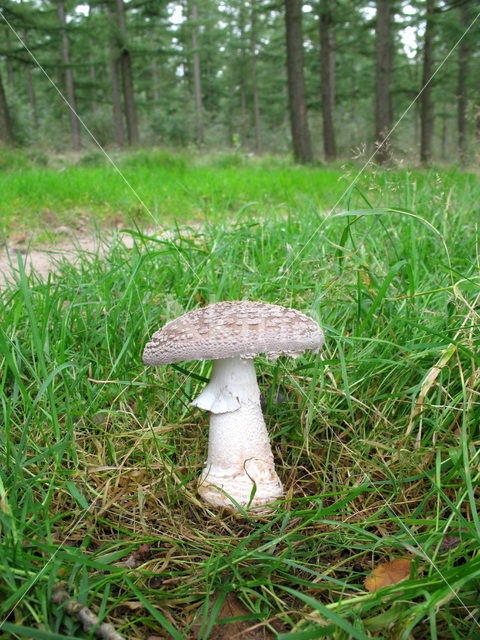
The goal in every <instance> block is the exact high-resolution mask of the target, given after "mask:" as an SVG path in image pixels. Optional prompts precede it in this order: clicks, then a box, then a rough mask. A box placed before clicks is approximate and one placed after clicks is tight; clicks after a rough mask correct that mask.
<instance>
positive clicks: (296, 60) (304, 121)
mask: <svg viewBox="0 0 480 640" xmlns="http://www.w3.org/2000/svg"><path fill="white" fill-rule="evenodd" d="M285 24H286V34H287V80H288V103H289V111H290V128H291V133H292V146H293V155H294V158H295V160H296V161H297V162H301V163H310V162H312V147H311V143H310V131H309V128H308V118H307V101H306V95H305V78H304V72H303V37H302V1H301V0H285Z"/></svg>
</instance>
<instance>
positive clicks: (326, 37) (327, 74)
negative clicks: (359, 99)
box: [319, 0, 336, 161]
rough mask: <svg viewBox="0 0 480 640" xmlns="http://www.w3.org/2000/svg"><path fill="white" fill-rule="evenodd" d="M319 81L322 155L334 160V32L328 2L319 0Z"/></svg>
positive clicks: (326, 158) (328, 0)
mask: <svg viewBox="0 0 480 640" xmlns="http://www.w3.org/2000/svg"><path fill="white" fill-rule="evenodd" d="M319 30H320V79H321V92H322V119H323V153H324V155H325V160H327V161H329V160H334V159H335V156H336V149H335V130H334V127H333V112H334V107H335V31H334V26H333V16H332V7H331V2H330V0H320V20H319Z"/></svg>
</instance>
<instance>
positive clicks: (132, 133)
mask: <svg viewBox="0 0 480 640" xmlns="http://www.w3.org/2000/svg"><path fill="white" fill-rule="evenodd" d="M115 2H116V10H117V20H118V27H119V30H120V37H121V49H120V70H121V73H122V86H123V102H124V105H125V118H126V120H127V139H128V144H129V145H130V146H136V145H138V126H137V111H136V108H135V95H134V90H133V77H132V58H131V55H130V49H129V48H128V42H127V21H126V17H125V5H124V2H123V0H115Z"/></svg>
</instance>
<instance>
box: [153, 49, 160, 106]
mask: <svg viewBox="0 0 480 640" xmlns="http://www.w3.org/2000/svg"><path fill="white" fill-rule="evenodd" d="M152 95H153V101H154V102H158V101H159V100H160V91H159V89H158V65H157V61H156V59H155V58H153V59H152Z"/></svg>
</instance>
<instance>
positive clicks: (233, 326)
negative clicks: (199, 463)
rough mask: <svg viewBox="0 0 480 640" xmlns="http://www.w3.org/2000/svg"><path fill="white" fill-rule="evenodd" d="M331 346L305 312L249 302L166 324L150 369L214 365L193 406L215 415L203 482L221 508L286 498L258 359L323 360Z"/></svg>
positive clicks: (149, 355) (153, 345) (156, 338)
mask: <svg viewBox="0 0 480 640" xmlns="http://www.w3.org/2000/svg"><path fill="white" fill-rule="evenodd" d="M323 342H324V336H323V332H322V330H321V329H320V327H319V325H318V324H317V322H315V320H313V319H312V318H309V317H308V316H306V315H304V314H303V313H301V312H300V311H296V310H294V309H289V308H286V307H281V306H279V305H275V304H264V303H261V302H250V301H231V302H217V303H215V304H211V305H208V306H206V307H203V308H201V309H195V310H194V311H190V312H188V313H186V314H184V315H183V316H180V317H179V318H176V319H175V320H172V321H170V322H167V324H165V325H164V326H163V327H162V328H161V329H160V330H159V331H157V332H156V333H155V334H154V335H153V336H152V339H151V340H150V342H148V343H147V345H146V346H145V350H144V352H143V362H144V363H145V364H148V365H163V364H169V363H173V362H185V361H192V360H212V361H213V364H212V374H211V378H210V382H209V383H208V384H207V386H206V387H205V388H204V390H203V391H202V392H201V393H200V395H199V396H198V397H197V398H196V399H195V400H194V401H193V402H192V405H193V406H195V407H199V408H200V409H205V410H207V411H209V412H210V433H209V442H208V455H207V461H206V463H205V468H204V470H203V472H202V475H201V477H200V481H199V487H198V491H199V493H200V495H201V496H202V498H203V499H204V500H205V501H206V502H208V503H209V504H211V505H213V506H216V507H227V508H229V509H231V510H234V509H235V508H236V506H235V503H237V504H238V505H240V506H241V507H242V508H254V507H261V506H262V505H265V504H268V503H270V502H272V501H273V500H276V499H278V498H280V497H281V496H282V495H283V486H282V483H281V481H280V478H279V477H278V476H277V474H276V472H275V466H274V462H273V454H272V450H271V448H270V442H269V438H268V433H267V429H266V426H265V421H264V419H263V414H262V410H261V406H260V390H259V388H258V384H257V378H256V375H255V367H254V363H253V358H254V357H255V356H256V355H257V354H259V353H264V354H266V355H267V356H269V357H272V358H277V357H278V356H280V355H283V354H287V355H291V356H293V357H297V356H299V355H300V354H301V353H303V352H304V351H306V350H312V351H313V352H314V353H317V352H318V350H319V349H320V347H321V346H322V344H323Z"/></svg>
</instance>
